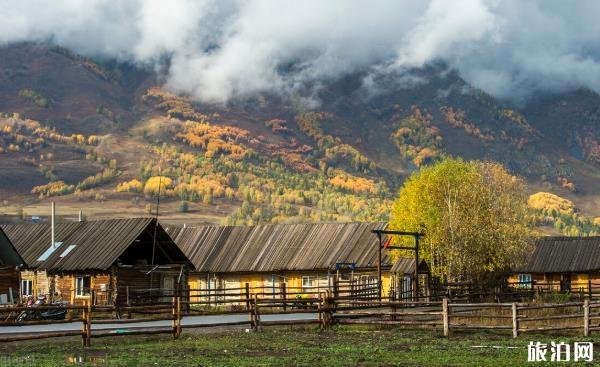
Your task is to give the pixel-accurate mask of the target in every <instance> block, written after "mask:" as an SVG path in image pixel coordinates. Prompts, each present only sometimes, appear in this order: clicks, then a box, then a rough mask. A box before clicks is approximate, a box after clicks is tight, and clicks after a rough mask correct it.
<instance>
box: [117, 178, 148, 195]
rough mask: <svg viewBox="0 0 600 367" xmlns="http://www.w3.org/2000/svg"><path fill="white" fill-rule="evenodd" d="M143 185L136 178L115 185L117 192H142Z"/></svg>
mask: <svg viewBox="0 0 600 367" xmlns="http://www.w3.org/2000/svg"><path fill="white" fill-rule="evenodd" d="M143 188H144V185H143V184H142V183H141V182H140V181H139V180H136V179H133V180H131V181H127V182H121V183H120V184H118V185H117V189H116V191H117V192H142V189H143Z"/></svg>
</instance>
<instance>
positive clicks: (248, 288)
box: [245, 283, 250, 311]
mask: <svg viewBox="0 0 600 367" xmlns="http://www.w3.org/2000/svg"><path fill="white" fill-rule="evenodd" d="M245 288H246V311H250V284H249V283H246V284H245Z"/></svg>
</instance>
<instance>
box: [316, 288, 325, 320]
mask: <svg viewBox="0 0 600 367" xmlns="http://www.w3.org/2000/svg"><path fill="white" fill-rule="evenodd" d="M323 298H324V297H323V293H319V304H318V306H317V312H318V313H319V326H320V328H321V329H323V328H324V325H323V302H324V301H323Z"/></svg>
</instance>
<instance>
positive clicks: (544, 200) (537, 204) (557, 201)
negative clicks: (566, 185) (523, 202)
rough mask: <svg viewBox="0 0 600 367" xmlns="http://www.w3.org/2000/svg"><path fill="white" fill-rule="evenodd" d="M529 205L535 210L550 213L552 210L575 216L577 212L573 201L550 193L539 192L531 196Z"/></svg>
mask: <svg viewBox="0 0 600 367" xmlns="http://www.w3.org/2000/svg"><path fill="white" fill-rule="evenodd" d="M527 204H528V205H529V206H530V207H531V208H533V209H539V210H542V211H545V212H548V213H549V212H551V211H552V210H555V211H557V212H558V213H561V214H573V213H574V212H575V204H573V202H572V201H571V200H568V199H565V198H562V197H560V196H558V195H554V194H551V193H549V192H538V193H535V194H533V195H531V196H529V199H528V200H527Z"/></svg>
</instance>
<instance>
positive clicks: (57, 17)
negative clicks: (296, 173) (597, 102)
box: [0, 0, 600, 102]
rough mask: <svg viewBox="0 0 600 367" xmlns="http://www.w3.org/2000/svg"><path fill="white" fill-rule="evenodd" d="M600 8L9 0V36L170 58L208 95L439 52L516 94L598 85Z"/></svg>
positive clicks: (0, 24) (584, 4)
mask: <svg viewBox="0 0 600 367" xmlns="http://www.w3.org/2000/svg"><path fill="white" fill-rule="evenodd" d="M598 14H600V2H597V1H591V0H590V1H579V2H576V3H567V2H564V1H559V0H539V1H520V0H489V1H486V0H456V1H446V0H432V1H424V0H372V1H368V2H367V1H359V0H328V1H316V0H303V1H281V0H246V1H242V0H239V1H236V0H171V1H160V0H123V1H108V0H85V1H83V0H56V1H53V2H51V3H49V2H47V1H41V0H0V43H11V42H19V41H51V42H54V43H58V44H61V45H64V46H66V47H70V48H73V49H74V50H75V51H77V52H80V53H84V54H88V55H100V56H106V57H117V58H120V59H127V60H131V61H134V62H138V63H143V64H149V65H155V64H157V63H160V62H162V61H163V60H164V59H165V58H169V59H170V67H169V70H168V75H167V79H166V80H167V84H168V86H170V87H171V88H172V89H174V90H176V91H179V92H184V93H189V94H192V95H194V96H196V97H198V98H199V99H202V100H207V101H219V102H222V101H226V100H228V99H229V98H232V97H236V96H240V95H248V94H252V93H255V92H260V91H270V92H280V93H287V92H290V91H294V90H296V89H297V88H299V87H301V86H303V85H305V84H306V83H310V84H318V83H319V82H320V81H323V80H327V79H331V78H336V77H339V76H341V75H344V74H345V73H351V72H355V71H364V70H369V69H370V68H374V69H376V70H378V72H381V70H386V69H387V70H390V68H391V69H392V70H390V72H391V74H390V75H399V74H401V73H399V71H402V70H404V69H407V68H413V67H421V66H424V65H427V64H428V63H431V62H436V61H440V60H442V61H444V62H446V63H447V64H448V65H449V66H450V67H453V68H456V69H457V70H458V71H459V72H460V74H461V75H462V76H463V77H464V78H465V79H466V80H467V81H469V82H470V83H472V84H474V85H475V86H476V87H479V88H482V89H484V90H486V91H488V92H490V93H492V94H495V95H497V96H501V97H507V98H511V97H523V96H527V95H528V94H529V93H532V92H534V91H537V90H546V89H550V90H563V89H568V88H575V87H588V88H591V89H594V90H596V91H599V90H600V38H598V36H597V35H598V34H600V22H598V21H597V15H598ZM399 82H402V80H399Z"/></svg>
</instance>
